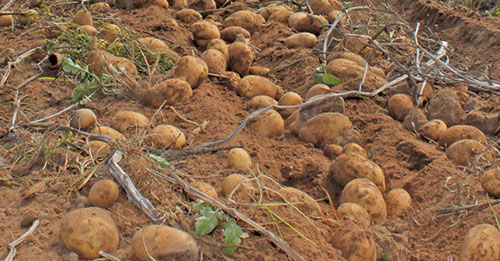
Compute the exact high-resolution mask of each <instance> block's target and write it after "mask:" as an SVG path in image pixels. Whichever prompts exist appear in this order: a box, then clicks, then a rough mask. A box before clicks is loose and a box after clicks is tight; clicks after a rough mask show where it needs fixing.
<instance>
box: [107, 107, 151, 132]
mask: <svg viewBox="0 0 500 261" xmlns="http://www.w3.org/2000/svg"><path fill="white" fill-rule="evenodd" d="M148 125H149V120H148V118H146V116H144V115H143V114H140V113H138V112H135V111H119V112H117V113H116V114H115V116H114V117H113V120H112V122H111V127H113V128H114V129H116V130H118V131H126V130H127V129H128V128H130V127H133V128H136V129H138V128H147V127H148Z"/></svg>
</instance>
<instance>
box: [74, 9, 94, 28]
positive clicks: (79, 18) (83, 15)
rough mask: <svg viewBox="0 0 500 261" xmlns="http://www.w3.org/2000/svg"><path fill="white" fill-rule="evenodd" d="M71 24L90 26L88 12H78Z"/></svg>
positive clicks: (90, 18)
mask: <svg viewBox="0 0 500 261" xmlns="http://www.w3.org/2000/svg"><path fill="white" fill-rule="evenodd" d="M73 23H75V24H77V25H92V16H90V12H89V11H87V10H80V11H78V12H76V14H75V16H74V17H73Z"/></svg>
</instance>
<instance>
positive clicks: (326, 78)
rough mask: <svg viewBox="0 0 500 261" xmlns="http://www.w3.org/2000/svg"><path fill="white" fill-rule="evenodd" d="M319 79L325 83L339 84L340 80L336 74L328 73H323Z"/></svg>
mask: <svg viewBox="0 0 500 261" xmlns="http://www.w3.org/2000/svg"><path fill="white" fill-rule="evenodd" d="M321 81H322V82H323V83H324V84H326V85H339V84H340V83H341V82H342V81H341V80H340V79H339V78H338V77H337V76H335V75H332V74H329V73H327V74H325V75H323V77H322V78H321Z"/></svg>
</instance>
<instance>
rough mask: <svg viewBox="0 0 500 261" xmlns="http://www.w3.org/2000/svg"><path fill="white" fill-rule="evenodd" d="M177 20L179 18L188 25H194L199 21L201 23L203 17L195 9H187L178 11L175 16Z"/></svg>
mask: <svg viewBox="0 0 500 261" xmlns="http://www.w3.org/2000/svg"><path fill="white" fill-rule="evenodd" d="M175 18H177V19H178V20H180V21H182V22H184V23H186V24H192V23H196V22H198V21H201V20H202V19H203V16H201V14H200V13H198V12H197V11H196V10H194V9H186V8H185V9H182V10H180V11H178V12H177V13H176V14H175Z"/></svg>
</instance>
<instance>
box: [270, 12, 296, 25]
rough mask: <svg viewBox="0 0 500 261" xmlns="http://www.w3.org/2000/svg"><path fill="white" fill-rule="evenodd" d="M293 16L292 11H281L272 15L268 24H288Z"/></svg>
mask: <svg viewBox="0 0 500 261" xmlns="http://www.w3.org/2000/svg"><path fill="white" fill-rule="evenodd" d="M292 14H293V11H291V10H280V11H276V12H274V13H272V14H271V15H270V16H269V18H268V19H267V21H268V22H276V23H282V24H286V23H288V19H289V18H290V16H291V15H292Z"/></svg>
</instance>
